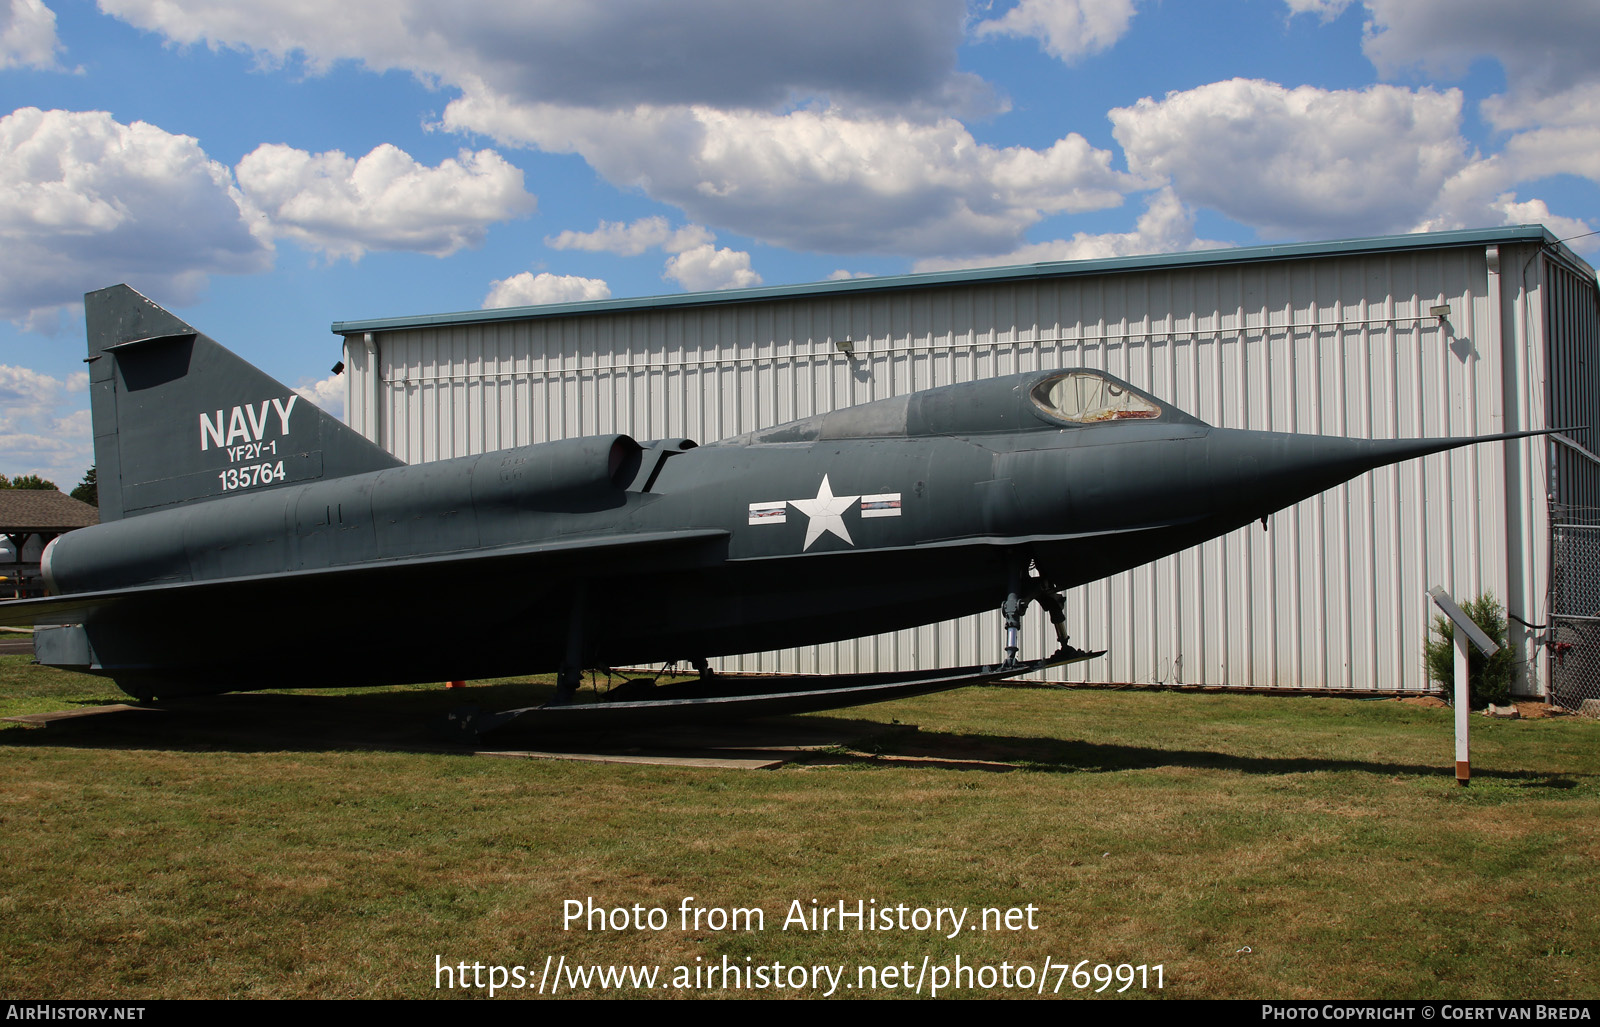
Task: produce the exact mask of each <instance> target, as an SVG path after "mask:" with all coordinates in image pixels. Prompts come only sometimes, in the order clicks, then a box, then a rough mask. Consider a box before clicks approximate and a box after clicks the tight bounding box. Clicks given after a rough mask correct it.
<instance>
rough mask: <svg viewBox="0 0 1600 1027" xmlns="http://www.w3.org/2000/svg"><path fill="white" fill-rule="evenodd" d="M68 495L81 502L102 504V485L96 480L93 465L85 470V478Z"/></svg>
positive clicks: (94, 505)
mask: <svg viewBox="0 0 1600 1027" xmlns="http://www.w3.org/2000/svg"><path fill="white" fill-rule="evenodd" d="M67 495H69V496H71V497H72V498H73V499H76V500H78V501H79V502H80V503H88V504H89V505H90V506H93V507H98V506H99V505H100V486H99V484H98V483H97V482H96V481H95V476H94V468H93V467H90V468H89V469H88V470H87V471H84V472H83V480H82V481H80V482H78V487H77V488H75V489H73V490H72V491H71V492H69V493H67Z"/></svg>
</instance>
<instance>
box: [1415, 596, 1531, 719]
mask: <svg viewBox="0 0 1600 1027" xmlns="http://www.w3.org/2000/svg"><path fill="white" fill-rule="evenodd" d="M1461 612H1462V613H1464V614H1466V615H1467V616H1468V617H1470V618H1471V619H1472V623H1474V624H1476V625H1477V626H1478V627H1479V628H1481V629H1482V630H1483V633H1484V634H1485V635H1488V636H1489V638H1490V639H1492V640H1493V641H1494V642H1495V644H1497V645H1498V646H1500V648H1499V649H1497V650H1496V651H1495V654H1494V655H1493V656H1488V657H1486V656H1484V655H1483V653H1481V652H1479V651H1478V647H1477V646H1475V645H1472V644H1471V643H1470V642H1469V643H1468V644H1467V687H1468V689H1469V692H1470V695H1471V700H1470V702H1471V706H1472V708H1473V709H1475V710H1481V709H1483V708H1484V707H1485V706H1488V705H1489V704H1490V703H1493V704H1494V705H1496V706H1503V705H1505V704H1506V703H1507V702H1509V701H1510V699H1511V668H1512V666H1513V664H1514V662H1515V659H1514V657H1515V654H1514V653H1512V651H1511V650H1510V649H1509V648H1507V647H1506V617H1505V610H1504V608H1503V607H1501V605H1500V603H1499V601H1498V600H1496V599H1495V597H1494V596H1493V595H1491V594H1489V593H1488V592H1485V593H1484V594H1483V595H1481V596H1479V597H1478V598H1476V599H1473V600H1471V601H1469V602H1465V603H1462V604H1461ZM1433 633H1434V635H1435V636H1437V637H1435V638H1431V639H1429V640H1428V643H1427V645H1425V646H1424V647H1423V650H1422V651H1423V656H1424V657H1425V659H1426V660H1427V663H1428V677H1429V679H1431V680H1433V681H1437V682H1439V683H1440V684H1442V685H1444V686H1445V696H1446V698H1448V699H1450V701H1451V702H1454V701H1455V691H1454V689H1455V681H1456V626H1455V624H1454V623H1452V622H1451V620H1450V618H1448V617H1443V616H1437V617H1434V618H1433Z"/></svg>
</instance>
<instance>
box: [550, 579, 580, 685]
mask: <svg viewBox="0 0 1600 1027" xmlns="http://www.w3.org/2000/svg"><path fill="white" fill-rule="evenodd" d="M587 598H588V589H587V587H586V586H585V583H584V582H582V581H579V582H578V583H577V585H576V587H575V588H574V589H573V597H572V614H571V619H570V620H568V621H567V653H566V657H565V658H564V659H563V660H562V661H561V669H560V670H558V671H557V672H556V697H555V698H554V699H552V700H550V705H551V706H565V705H567V704H568V703H570V702H572V700H573V699H575V698H577V695H578V686H579V685H581V684H583V614H584V607H585V606H586V605H587V603H586V602H585V600H586V599H587Z"/></svg>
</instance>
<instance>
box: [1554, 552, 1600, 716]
mask: <svg viewBox="0 0 1600 1027" xmlns="http://www.w3.org/2000/svg"><path fill="white" fill-rule="evenodd" d="M1551 543H1552V556H1553V557H1554V562H1555V575H1554V596H1553V599H1554V603H1553V605H1552V607H1551V611H1552V612H1551V617H1550V635H1549V641H1548V642H1547V643H1546V644H1547V645H1548V646H1549V647H1550V652H1551V656H1552V659H1553V661H1554V666H1553V667H1552V668H1551V675H1550V701H1551V702H1554V703H1558V704H1560V705H1561V706H1565V707H1567V708H1568V709H1573V710H1575V709H1577V708H1578V707H1579V706H1580V705H1581V704H1582V703H1583V700H1585V699H1600V525H1594V524H1556V525H1553V526H1552V530H1551Z"/></svg>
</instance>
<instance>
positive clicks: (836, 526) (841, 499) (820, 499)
mask: <svg viewBox="0 0 1600 1027" xmlns="http://www.w3.org/2000/svg"><path fill="white" fill-rule="evenodd" d="M860 498H861V497H860V496H836V495H834V494H833V486H831V485H829V484H828V476H827V475H826V474H824V475H823V476H822V485H821V487H820V488H818V489H817V498H815V499H791V500H789V505H790V506H792V507H794V508H795V509H796V510H799V511H800V512H801V513H803V514H805V515H806V516H807V517H809V518H811V523H810V524H809V525H808V526H807V527H806V543H805V545H803V546H801V547H800V551H801V552H805V551H806V550H807V549H810V548H811V543H813V542H815V541H816V540H817V539H819V538H821V537H822V534H823V532H832V533H833V534H835V535H838V536H839V537H840V538H842V539H844V540H845V541H846V542H848V543H849V544H850V545H852V546H853V545H855V542H854V540H852V539H851V538H850V531H849V529H847V528H846V527H845V526H844V512H845V511H846V510H848V509H850V508H851V507H852V506H854V505H855V503H856V500H858V499H860Z"/></svg>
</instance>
